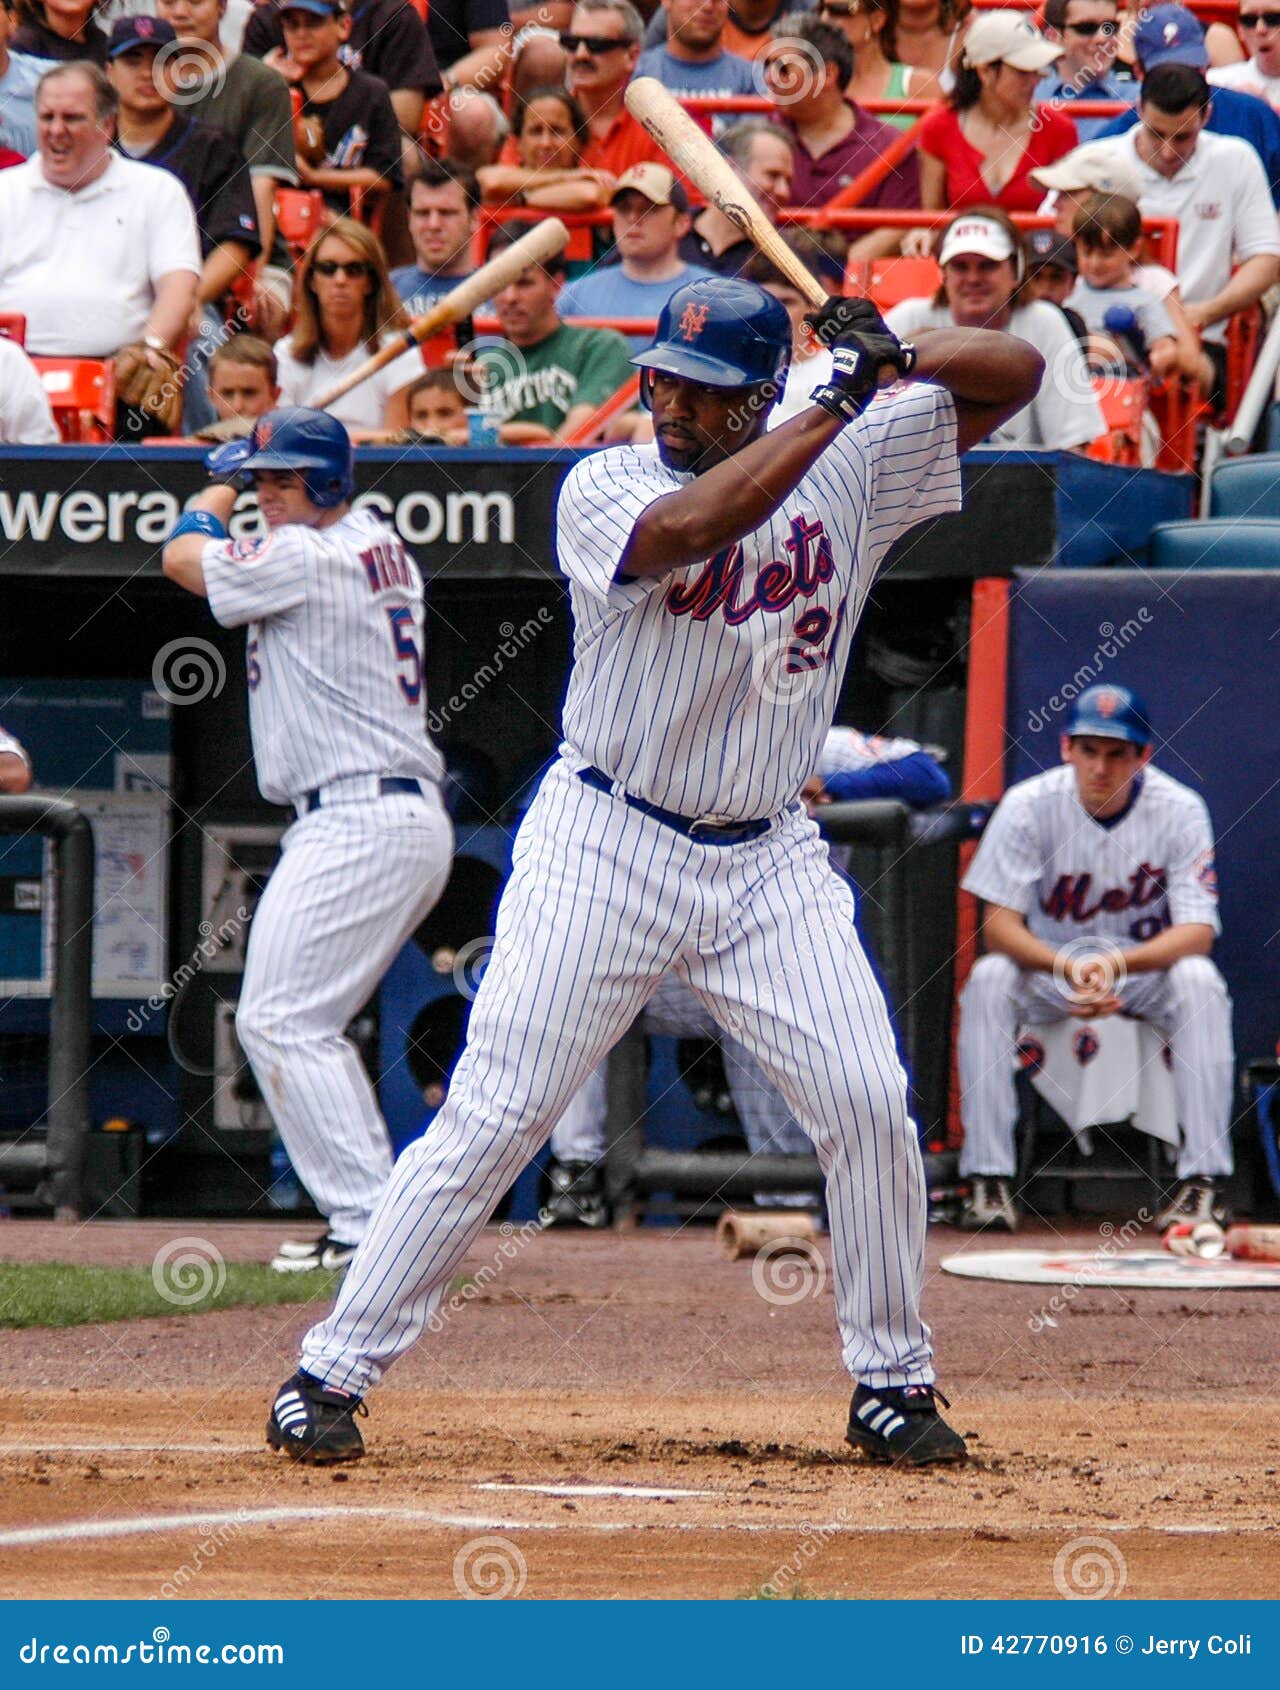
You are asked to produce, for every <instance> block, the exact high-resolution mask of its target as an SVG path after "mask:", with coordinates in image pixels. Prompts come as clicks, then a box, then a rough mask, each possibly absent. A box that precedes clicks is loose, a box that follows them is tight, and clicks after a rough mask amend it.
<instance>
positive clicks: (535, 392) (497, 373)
mask: <svg viewBox="0 0 1280 1690" xmlns="http://www.w3.org/2000/svg"><path fill="white" fill-rule="evenodd" d="M519 233H520V231H519V229H518V228H515V227H512V226H510V225H508V226H507V227H505V228H501V229H499V230H498V231H497V233H496V234H495V235H494V237H493V240H492V242H491V243H490V246H489V251H490V254H491V255H492V254H493V253H494V252H498V251H501V250H502V249H503V248H504V247H507V246H510V245H511V244H512V242H513V241H515V240H517V239H518V238H519ZM564 279H565V271H564V260H563V258H559V257H557V258H555V259H552V260H550V261H549V262H548V264H547V265H546V266H545V267H544V266H543V265H540V264H531V265H530V266H529V268H528V269H527V270H525V271H523V272H522V273H521V274H520V275H519V276H517V277H516V279H515V280H514V281H513V282H511V283H509V284H508V285H507V286H506V287H505V288H503V289H502V291H501V292H500V293H498V294H495V295H494V299H493V308H494V311H495V312H496V313H497V317H498V321H499V323H500V324H501V325H502V333H503V335H504V336H505V344H504V343H503V342H501V341H499V342H481V344H480V345H478V346H477V347H476V362H477V364H478V365H479V367H480V372H481V375H482V378H483V386H482V388H481V392H480V407H481V409H482V410H483V412H484V414H485V415H486V416H487V417H489V418H491V419H492V420H493V421H494V422H496V423H499V424H522V425H524V434H523V437H522V438H523V442H524V443H525V444H529V445H535V444H550V443H554V442H555V441H557V440H563V439H565V438H566V437H567V436H569V435H571V434H572V433H573V431H574V430H575V429H576V428H577V427H578V426H579V425H580V424H581V423H583V422H585V421H586V419H587V418H588V417H589V416H590V415H591V413H592V412H593V411H595V410H597V409H598V407H599V406H600V405H602V404H603V403H604V401H605V400H606V399H608V398H609V397H610V395H611V394H614V393H616V392H617V390H618V389H619V388H620V387H622V386H623V384H624V383H625V382H627V381H628V380H629V379H630V378H631V376H632V374H633V373H634V372H633V371H632V368H631V353H630V348H629V347H628V345H627V343H626V341H625V340H624V339H623V338H622V336H621V335H620V334H615V333H614V331H613V330H612V329H579V328H572V327H570V326H569V325H568V324H566V323H562V322H561V321H560V316H559V312H558V309H557V306H558V300H559V295H560V290H561V288H562V286H563V285H564ZM513 354H514V355H513ZM503 434H504V438H507V439H510V438H511V436H510V434H508V432H507V430H506V429H505V428H504V430H503Z"/></svg>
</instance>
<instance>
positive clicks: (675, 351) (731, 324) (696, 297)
mask: <svg viewBox="0 0 1280 1690" xmlns="http://www.w3.org/2000/svg"><path fill="white" fill-rule="evenodd" d="M790 359H791V319H790V318H789V317H788V316H787V313H786V312H785V311H784V310H783V308H782V306H781V305H780V304H779V302H778V301H777V300H776V299H775V298H774V297H773V295H772V294H771V293H766V292H765V290H764V289H763V288H761V287H757V286H756V284H755V283H754V282H744V281H742V280H740V279H739V278H738V277H736V276H712V277H707V278H705V279H704V280H702V281H699V282H688V283H686V285H685V286H684V287H682V288H677V289H676V291H675V292H674V293H673V294H672V295H671V298H670V299H669V300H668V301H667V303H666V304H665V305H664V306H663V307H662V315H661V316H660V317H659V318H658V332H657V334H656V336H655V337H654V342H653V345H652V346H650V347H648V348H647V349H646V350H645V351H644V352H638V353H637V354H636V355H635V357H634V358H633V359H632V360H631V362H632V363H633V364H635V365H637V366H638V367H639V368H640V369H642V370H663V371H665V373H666V374H667V375H672V376H684V377H686V378H687V379H688V380H689V381H698V382H702V383H703V384H704V385H705V386H707V387H754V386H755V385H756V384H757V383H758V382H762V381H777V380H778V379H779V378H780V377H781V376H782V374H783V372H784V371H785V370H786V367H787V364H788V363H789V362H790Z"/></svg>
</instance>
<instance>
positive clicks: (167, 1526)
mask: <svg viewBox="0 0 1280 1690" xmlns="http://www.w3.org/2000/svg"><path fill="white" fill-rule="evenodd" d="M344 1519H357V1520H358V1519H364V1520H401V1521H404V1522H405V1523H406V1524H410V1525H428V1526H440V1527H443V1528H444V1529H446V1530H452V1531H481V1532H525V1531H529V1532H560V1531H567V1532H581V1531H590V1532H628V1531H631V1532H634V1531H678V1532H745V1533H749V1534H753V1535H763V1534H768V1535H770V1536H773V1537H777V1536H779V1535H786V1536H789V1537H795V1536H797V1535H799V1536H801V1537H823V1538H826V1537H836V1536H847V1537H864V1536H865V1537H884V1536H890V1535H893V1534H900V1535H907V1534H910V1535H911V1536H914V1537H927V1536H950V1537H954V1536H956V1535H958V1534H962V1535H972V1534H973V1533H975V1532H977V1531H981V1530H983V1528H982V1527H979V1526H967V1525H963V1524H960V1523H948V1524H940V1525H925V1524H922V1523H913V1524H904V1525H890V1524H888V1523H887V1522H872V1523H868V1524H865V1525H856V1524H852V1523H850V1522H847V1521H835V1520H833V1521H830V1522H820V1521H784V1522H778V1523H769V1522H766V1521H757V1520H750V1521H748V1520H736V1521H720V1520H713V1521H700V1520H662V1521H660V1522H655V1521H652V1520H650V1521H647V1522H641V1521H638V1520H504V1519H501V1518H488V1517H484V1516H479V1515H472V1514H442V1513H438V1512H436V1511H434V1510H432V1509H428V1508H396V1507H378V1506H363V1505H358V1506H355V1507H342V1506H340V1505H335V1504H329V1505H326V1506H316V1507H303V1508H240V1509H224V1510H221V1511H219V1512H216V1513H210V1512H203V1513H202V1512H196V1513H189V1514H159V1515H132V1516H126V1517H123V1518H120V1519H115V1520H64V1521H61V1522H60V1523H58V1524H56V1525H47V1526H23V1527H19V1528H17V1529H15V1530H10V1531H3V1532H0V1549H24V1548H25V1549H30V1548H35V1547H38V1546H40V1545H42V1544H50V1543H89V1542H101V1541H102V1540H103V1539H105V1538H124V1537H156V1536H162V1535H164V1534H166V1533H169V1532H184V1531H201V1532H208V1531H212V1530H216V1529H217V1528H219V1527H222V1526H236V1527H239V1528H240V1529H241V1530H247V1529H249V1528H251V1527H253V1526H269V1525H294V1524H302V1523H304V1522H312V1521H316V1520H324V1521H334V1520H344ZM1080 1529H1081V1522H1080V1521H1079V1520H1075V1521H1061V1522H1059V1523H1058V1524H1056V1525H1054V1524H1051V1523H1049V1522H1047V1521H1043V1520H1036V1521H1026V1522H1022V1523H1018V1524H1007V1525H1003V1526H1001V1527H1000V1531H1001V1533H1002V1534H1003V1535H1005V1536H1007V1537H1009V1538H1010V1539H1012V1538H1013V1537H1015V1535H1020V1536H1023V1537H1027V1536H1032V1535H1039V1536H1045V1535H1049V1534H1052V1535H1053V1536H1055V1537H1061V1536H1062V1535H1063V1533H1064V1532H1072V1531H1075V1532H1079V1530H1080ZM1274 1530H1275V1528H1274V1526H1271V1525H1265V1526H1226V1525H1223V1524H1222V1523H1221V1522H1219V1521H1208V1522H1205V1523H1203V1524H1200V1523H1184V1524H1181V1525H1173V1526H1153V1525H1149V1524H1146V1523H1144V1522H1141V1521H1135V1522H1133V1523H1132V1524H1130V1523H1127V1522H1126V1523H1121V1522H1117V1521H1113V1520H1108V1521H1107V1522H1106V1535H1107V1536H1121V1535H1127V1534H1130V1533H1136V1532H1151V1533H1153V1534H1154V1535H1156V1536H1169V1537H1201V1536H1204V1537H1226V1536H1231V1535H1233V1534H1234V1535H1237V1536H1240V1537H1256V1536H1261V1535H1262V1534H1263V1533H1267V1534H1268V1535H1269V1534H1271V1533H1273V1532H1274Z"/></svg>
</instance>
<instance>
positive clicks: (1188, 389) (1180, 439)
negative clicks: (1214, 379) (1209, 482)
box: [1151, 376, 1210, 474]
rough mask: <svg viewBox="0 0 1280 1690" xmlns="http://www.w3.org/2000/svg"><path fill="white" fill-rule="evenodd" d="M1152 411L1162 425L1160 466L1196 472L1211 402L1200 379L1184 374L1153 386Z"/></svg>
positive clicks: (1158, 466)
mask: <svg viewBox="0 0 1280 1690" xmlns="http://www.w3.org/2000/svg"><path fill="white" fill-rule="evenodd" d="M1151 410H1152V414H1153V415H1154V417H1155V419H1156V422H1157V424H1158V425H1159V428H1160V452H1159V455H1158V456H1157V458H1156V468H1157V469H1167V470H1176V471H1183V472H1190V473H1192V474H1194V472H1195V468H1196V459H1197V455H1198V446H1199V434H1200V425H1201V423H1207V422H1208V421H1209V420H1210V411H1209V402H1208V400H1207V399H1206V398H1205V396H1204V394H1203V393H1202V392H1201V390H1200V384H1199V382H1194V381H1188V380H1187V378H1186V377H1185V376H1182V377H1179V378H1178V379H1177V380H1175V381H1164V382H1159V383H1157V384H1156V385H1155V386H1154V387H1153V388H1152V389H1151Z"/></svg>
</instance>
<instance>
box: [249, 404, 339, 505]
mask: <svg viewBox="0 0 1280 1690" xmlns="http://www.w3.org/2000/svg"><path fill="white" fill-rule="evenodd" d="M249 446H250V452H249V456H248V457H247V458H246V459H245V460H244V463H243V464H242V465H241V468H242V469H243V470H244V471H245V472H246V474H249V475H252V474H253V473H254V471H255V470H260V469H296V470H298V471H299V473H300V474H301V476H302V484H303V486H304V487H305V488H306V491H307V497H308V498H309V499H310V500H311V503H312V504H313V505H318V506H319V508H320V509H321V510H332V509H333V507H334V506H335V505H340V504H341V503H342V502H343V500H344V499H349V498H350V497H351V495H352V494H353V493H354V492H355V490H356V467H355V452H354V451H353V449H352V446H351V436H350V435H349V434H348V433H347V431H346V429H345V428H344V427H343V426H342V424H341V423H340V422H339V421H338V419H337V417H331V416H330V415H329V413H328V412H327V411H312V410H309V409H307V408H306V407H305V406H301V405H297V406H286V407H284V408H282V409H281V410H279V411H268V412H267V413H266V414H265V416H261V417H259V418H258V420H257V422H256V423H255V424H254V427H253V433H252V434H251V435H250V436H249Z"/></svg>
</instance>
